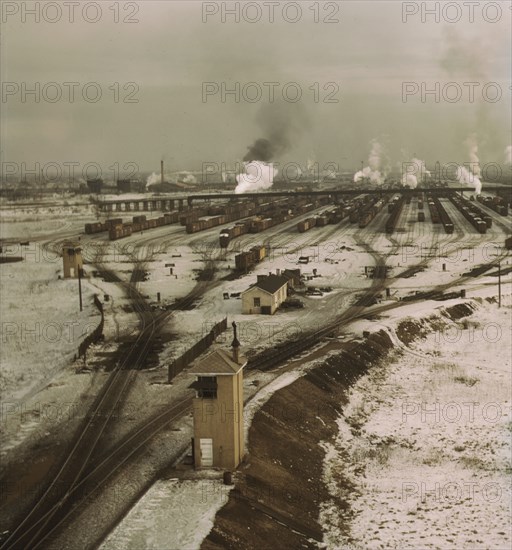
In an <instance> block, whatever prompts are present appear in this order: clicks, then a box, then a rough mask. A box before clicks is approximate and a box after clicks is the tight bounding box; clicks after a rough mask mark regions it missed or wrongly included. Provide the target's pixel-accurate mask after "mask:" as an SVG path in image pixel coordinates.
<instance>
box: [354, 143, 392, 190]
mask: <svg viewBox="0 0 512 550" xmlns="http://www.w3.org/2000/svg"><path fill="white" fill-rule="evenodd" d="M371 144H372V149H371V151H370V155H369V156H368V166H367V167H366V168H363V169H362V170H359V171H358V172H356V173H355V174H354V182H356V183H357V182H358V181H361V180H362V179H363V178H368V179H369V180H370V182H371V183H375V184H377V185H382V184H383V183H384V180H385V179H386V175H387V174H386V173H384V172H383V169H382V163H383V158H384V148H383V147H382V145H381V144H380V143H379V142H378V141H377V140H376V139H374V140H372V142H371Z"/></svg>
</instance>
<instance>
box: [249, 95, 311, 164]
mask: <svg viewBox="0 0 512 550" xmlns="http://www.w3.org/2000/svg"><path fill="white" fill-rule="evenodd" d="M256 120H257V123H258V125H259V126H260V128H261V130H262V133H263V137H260V138H258V139H257V140H256V141H255V142H254V143H253V144H252V145H249V147H248V148H247V149H248V151H247V153H246V154H245V156H244V158H243V160H244V161H245V162H251V161H253V160H258V161H261V162H266V163H269V162H271V161H273V160H275V159H276V158H277V157H279V156H281V155H283V154H284V153H287V152H288V151H290V150H291V148H292V147H293V145H294V144H295V141H296V139H298V138H300V136H301V135H302V134H303V133H304V131H305V129H306V128H307V126H308V124H309V120H308V117H307V116H306V113H305V111H304V108H303V107H302V106H301V105H300V104H298V103H287V102H284V101H280V102H276V103H270V104H265V105H264V106H263V107H262V108H261V109H260V110H259V112H258V115H257V117H256Z"/></svg>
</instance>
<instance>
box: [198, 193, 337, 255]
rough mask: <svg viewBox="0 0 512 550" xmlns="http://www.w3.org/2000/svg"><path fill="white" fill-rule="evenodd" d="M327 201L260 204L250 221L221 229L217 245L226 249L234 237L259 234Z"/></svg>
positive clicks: (321, 198)
mask: <svg viewBox="0 0 512 550" xmlns="http://www.w3.org/2000/svg"><path fill="white" fill-rule="evenodd" d="M328 201H329V198H328V197H320V198H319V199H318V200H315V201H314V202H307V200H306V199H297V198H284V199H281V200H280V201H273V202H272V203H265V204H262V205H260V206H258V207H256V208H255V209H254V213H255V214H256V215H254V216H252V217H251V218H250V219H248V220H244V221H242V222H240V223H237V224H236V225H234V226H231V227H226V228H224V229H222V231H221V232H220V235H219V244H220V246H221V248H226V247H227V246H228V244H229V242H230V241H231V239H233V238H235V237H239V236H240V235H243V234H245V233H260V232H262V231H265V230H266V229H269V228H270V227H273V226H275V225H278V224H280V223H283V222H286V221H289V220H292V219H293V218H295V217H297V216H300V215H301V214H304V213H306V212H309V211H310V210H314V209H315V208H318V206H320V205H322V204H325V203H326V202H328ZM187 231H188V227H187Z"/></svg>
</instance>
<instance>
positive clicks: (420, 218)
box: [418, 212, 425, 222]
mask: <svg viewBox="0 0 512 550" xmlns="http://www.w3.org/2000/svg"><path fill="white" fill-rule="evenodd" d="M418 221H419V222H424V221H425V212H418Z"/></svg>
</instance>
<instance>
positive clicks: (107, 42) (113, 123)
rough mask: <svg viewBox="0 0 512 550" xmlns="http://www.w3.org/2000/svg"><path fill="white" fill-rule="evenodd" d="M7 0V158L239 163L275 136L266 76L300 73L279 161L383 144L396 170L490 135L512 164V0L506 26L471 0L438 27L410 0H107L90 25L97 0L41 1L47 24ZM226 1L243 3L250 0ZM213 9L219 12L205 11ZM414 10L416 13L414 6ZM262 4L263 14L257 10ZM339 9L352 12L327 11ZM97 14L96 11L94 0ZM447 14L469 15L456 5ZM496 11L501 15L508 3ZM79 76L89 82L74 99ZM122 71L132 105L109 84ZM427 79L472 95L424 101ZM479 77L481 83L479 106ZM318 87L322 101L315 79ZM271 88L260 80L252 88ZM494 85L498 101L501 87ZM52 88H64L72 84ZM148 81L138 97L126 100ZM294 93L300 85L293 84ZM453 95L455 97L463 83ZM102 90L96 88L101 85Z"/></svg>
mask: <svg viewBox="0 0 512 550" xmlns="http://www.w3.org/2000/svg"><path fill="white" fill-rule="evenodd" d="M286 3H287V2H281V5H282V4H286ZM3 4H4V6H3V19H4V20H3V21H2V35H1V47H2V48H1V49H2V53H1V67H2V68H1V71H2V74H1V76H2V81H3V86H4V88H3V97H2V105H1V107H2V134H1V137H2V144H1V149H2V161H3V162H22V161H25V162H26V163H27V164H30V163H35V162H41V163H45V162H50V161H51V162H58V163H63V162H66V161H68V162H73V161H76V162H80V163H81V164H84V163H86V162H97V163H98V164H100V165H101V166H103V167H108V166H110V165H111V164H112V163H114V162H119V163H121V164H123V163H126V162H134V163H136V164H137V165H138V166H139V167H140V168H141V170H158V169H159V161H160V159H161V158H165V160H166V165H167V167H168V168H169V169H187V168H188V169H200V167H201V164H202V163H203V162H217V163H221V162H226V163H233V162H235V161H237V160H239V159H241V158H243V156H244V155H245V154H246V152H247V147H248V146H249V145H251V144H252V142H253V141H254V140H255V139H257V138H260V137H268V136H267V135H265V133H266V132H268V128H267V125H266V123H265V122H264V121H265V117H267V122H268V115H269V112H268V90H269V87H268V86H267V87H265V86H264V85H263V83H264V82H278V83H279V85H278V86H276V87H275V94H276V97H281V96H282V92H283V89H284V85H285V84H286V83H289V82H295V83H297V84H298V85H299V86H300V89H301V91H302V98H301V100H300V101H298V102H296V103H290V102H288V103H286V105H284V106H283V107H284V110H285V112H286V116H287V117H291V118H292V122H296V123H297V124H292V127H291V135H290V143H289V146H288V147H287V148H285V149H283V150H282V151H281V152H280V153H279V157H280V158H277V159H276V160H277V161H279V162H289V161H295V162H299V163H301V164H303V163H304V162H305V161H306V159H307V158H310V159H313V160H316V161H318V162H320V163H321V164H323V163H326V162H336V163H338V164H339V165H340V167H341V168H342V169H343V168H344V169H356V168H358V167H359V164H360V161H361V160H363V159H366V158H367V157H368V154H369V152H370V147H371V145H370V142H371V140H372V139H377V140H379V141H380V142H381V143H382V144H383V145H384V146H385V147H386V148H387V151H388V155H389V159H390V162H391V164H392V165H394V164H396V163H399V162H400V161H402V160H408V159H409V158H410V157H411V156H412V155H413V154H415V155H416V156H417V157H419V158H422V159H425V160H426V161H427V164H428V163H433V162H435V161H436V160H439V161H441V162H449V161H454V162H464V161H468V160H469V158H467V148H466V146H465V145H464V142H465V141H466V139H467V137H468V136H469V135H471V134H473V133H475V134H476V137H477V140H478V144H479V155H480V160H481V162H482V163H486V162H491V161H494V162H498V163H503V162H504V150H505V148H506V147H507V146H508V145H510V141H511V137H510V135H511V108H510V100H511V91H510V85H511V74H510V72H511V54H510V52H511V26H510V25H511V12H510V4H511V3H510V2H500V5H501V6H502V8H503V13H502V16H501V18H500V19H499V20H498V21H497V22H487V21H485V19H484V17H483V14H482V6H483V5H484V4H485V3H479V4H477V5H476V6H475V11H474V22H473V23H470V22H469V12H468V8H467V7H464V10H462V11H461V13H462V17H461V19H460V21H458V22H456V23H449V22H447V21H446V20H443V14H441V21H440V22H439V23H436V22H435V21H434V18H433V17H432V16H429V17H428V19H427V22H425V23H422V21H421V11H420V12H419V13H418V14H415V15H410V16H409V17H408V18H407V21H406V22H405V23H404V22H403V5H402V3H401V2H398V1H396V2H387V1H369V0H360V1H354V2H346V1H343V2H337V3H336V4H338V5H339V10H338V11H337V13H333V12H334V8H335V7H336V6H335V3H333V2H330V3H327V4H328V5H325V6H324V3H322V2H320V3H318V4H317V5H318V7H319V16H320V21H319V22H315V21H314V19H315V12H314V8H315V2H312V1H311V2H309V1H302V2H300V5H301V7H302V16H301V17H300V18H299V20H298V21H297V22H295V23H291V22H287V21H285V20H284V18H283V15H282V10H281V9H280V7H276V10H275V16H274V17H275V21H274V23H271V22H269V16H268V8H267V7H265V6H264V9H262V17H261V20H260V21H259V22H254V23H250V22H247V21H244V20H243V14H242V20H241V21H240V22H238V23H237V22H236V21H234V18H233V17H232V16H227V20H226V22H222V19H221V17H222V13H221V9H222V4H223V3H222V2H219V3H216V4H215V3H213V2H208V3H203V2H199V1H187V2H178V1H159V2H154V1H140V2H131V3H127V5H124V3H123V2H119V3H116V2H114V1H102V2H98V3H97V4H99V5H100V6H101V7H102V14H101V17H100V18H99V20H98V21H97V22H94V23H91V22H87V21H85V20H84V17H83V16H82V11H81V10H82V8H83V6H84V4H92V2H81V3H80V6H79V7H77V8H76V13H75V22H73V23H71V22H69V14H68V11H67V8H66V9H65V10H63V13H62V18H61V20H60V21H57V22H55V23H50V22H47V21H45V20H44V19H45V17H46V19H52V18H54V17H56V15H55V14H56V11H55V8H54V7H53V8H52V7H48V8H47V11H46V12H45V13H43V12H42V11H41V13H40V16H41V20H40V22H39V23H36V22H34V16H32V15H30V14H22V13H21V12H18V13H15V14H11V13H10V12H11V11H12V10H14V8H13V7H12V5H14V4H15V3H14V2H4V3H3ZM17 4H25V5H27V7H28V6H31V5H32V6H33V5H35V3H33V2H18V3H17ZM45 4H46V2H44V1H43V2H40V5H41V6H44V5H45ZM224 4H225V5H227V6H228V7H231V8H232V7H233V6H234V4H235V3H234V2H227V3H224ZM243 4H244V3H243V2H242V3H241V5H243ZM288 4H289V3H288ZM422 4H424V3H418V4H417V7H418V8H419V9H421V7H422ZM441 4H442V3H441ZM460 4H462V3H460ZM116 5H117V6H119V12H120V13H119V17H120V18H121V20H122V19H123V18H126V19H133V20H138V23H131V24H130V23H127V22H126V23H123V22H119V23H115V22H114V17H115V16H116V13H115V11H114V10H115V8H116ZM206 5H208V8H209V9H211V10H213V9H214V7H217V8H218V10H219V11H218V13H217V14H213V15H210V16H209V17H208V18H207V20H206V22H203V10H204V9H205V6H206ZM408 5H410V8H409V9H410V10H411V11H412V10H413V6H412V3H411V2H409V3H408ZM6 6H7V7H6ZM431 6H432V4H430V7H431ZM111 8H113V9H111ZM311 8H313V9H311ZM41 10H42V7H41ZM52 10H54V11H52ZM251 10H252V11H248V12H247V15H248V17H254V14H255V13H256V11H255V8H254V7H253V8H251ZM135 11H136V13H135ZM132 12H133V15H131V14H132ZM295 13H296V12H295V10H294V9H293V8H290V9H289V11H288V12H287V15H288V17H289V18H293V17H295ZM331 13H332V16H331V18H332V19H334V20H336V19H338V20H339V22H337V23H336V22H333V23H325V22H323V19H324V18H326V17H329V14H331ZM87 14H88V16H89V18H90V19H93V18H95V16H96V14H95V10H94V7H90V8H89V11H88V12H87ZM446 15H447V16H448V17H449V18H452V19H453V18H454V17H455V11H453V12H448V13H447V14H446ZM485 15H486V17H487V19H493V18H495V12H493V11H488V12H486V13H485ZM130 16H131V17H130ZM22 17H25V18H26V20H25V22H23V20H22ZM35 82H39V83H40V84H39V85H40V87H41V97H40V102H39V103H36V102H35V101H34V96H33V95H27V96H26V97H25V98H23V97H22V95H21V91H22V90H21V89H22V86H23V83H26V86H27V88H34V83H35ZM48 82H55V83H58V84H59V85H61V90H62V92H63V96H62V98H61V99H60V100H59V101H57V102H55V103H50V102H49V101H47V100H46V99H45V97H43V96H42V88H43V87H44V85H45V84H46V83H48ZM65 82H78V83H79V85H78V86H77V87H76V89H75V95H76V97H75V100H74V102H70V98H69V93H68V90H69V88H67V87H65V86H64V84H63V83H65ZM89 82H95V83H97V86H98V87H99V88H100V89H101V91H102V98H101V100H99V101H98V102H96V103H88V102H87V101H85V100H83V99H82V98H81V95H82V90H83V88H84V86H85V85H86V84H87V83H89ZM116 82H117V83H119V84H120V90H119V91H120V100H119V102H117V103H116V102H115V101H114V91H113V90H110V89H109V87H111V86H112V85H113V84H114V83H116ZM130 82H131V83H135V84H136V86H137V87H138V89H136V88H135V86H133V85H131V86H130V87H129V88H127V89H126V90H123V85H124V84H126V83H130ZM204 82H211V83H216V84H212V85H211V89H212V90H214V89H215V86H216V85H218V86H219V93H217V94H213V95H210V96H208V97H207V100H206V101H203V97H202V92H203V83H204ZM236 82H239V83H240V86H241V87H243V86H244V84H246V83H248V82H254V83H256V84H258V85H259V86H260V87H261V90H262V91H263V96H262V98H261V100H260V101H256V102H254V103H250V102H248V101H245V100H244V98H243V96H242V97H241V100H240V102H239V103H236V102H235V99H234V98H233V96H227V98H226V102H225V103H222V101H221V95H220V89H221V88H222V86H223V83H225V84H224V85H225V86H226V87H228V88H234V86H235V83H236ZM403 82H415V83H417V85H418V88H419V91H418V92H417V93H416V94H415V95H410V96H409V97H408V98H407V102H404V101H403V99H402V87H403V84H402V83H403ZM422 82H424V83H425V84H426V86H427V87H429V88H432V87H433V86H434V85H435V82H439V83H440V84H439V85H440V87H441V91H442V90H443V87H444V86H445V84H446V83H448V82H455V83H457V84H458V85H459V87H460V89H461V90H462V92H463V96H462V98H461V100H460V101H458V102H455V103H450V102H449V101H447V100H446V99H443V95H442V94H441V101H440V102H436V101H435V98H434V96H432V95H430V96H426V98H425V99H426V101H425V102H424V103H422V101H421V85H422ZM464 82H477V83H478V86H477V87H475V98H474V100H473V101H470V100H469V88H468V87H467V86H464V84H463V83H464ZM489 82H495V83H497V84H498V85H499V86H500V88H501V91H502V94H503V96H502V98H501V100H499V101H497V102H495V103H492V102H491V101H490V100H488V99H487V100H486V99H482V92H481V90H482V88H483V87H484V85H485V84H487V83H489ZM9 83H10V84H9ZM315 83H318V87H319V92H320V95H319V98H318V99H319V101H318V102H316V101H315V97H314V95H315V94H314V91H313V90H314V88H313V89H310V87H312V86H314V84H315ZM329 83H334V84H329ZM324 85H327V89H326V90H324V89H323V87H324ZM335 85H337V86H339V90H338V91H337V92H336V93H334V94H333V96H332V99H335V100H337V102H335V103H334V102H333V103H326V102H324V101H323V100H324V99H326V97H327V95H328V93H329V92H334V91H335ZM16 86H18V88H19V91H18V90H17V88H16ZM411 86H412V88H411V90H414V85H411ZM256 90H257V88H256V87H255V86H253V87H252V89H250V90H247V91H248V93H251V94H254V93H255V91H256ZM487 90H488V95H489V97H490V98H491V99H493V98H494V94H495V88H494V87H491V88H487ZM46 91H47V93H48V94H49V96H50V98H53V97H54V95H55V91H56V88H55V87H47V88H46ZM132 91H135V92H134V93H133V95H132V96H131V97H132V99H133V100H136V101H137V102H136V103H125V102H123V98H126V97H127V96H128V95H129V93H130V92H132ZM288 91H289V94H290V96H293V93H294V89H293V87H292V88H289V89H288ZM445 91H446V93H447V94H448V96H449V97H453V96H454V94H455V93H456V92H457V88H456V87H453V86H452V88H451V89H445ZM6 92H9V93H10V95H7V94H6ZM88 92H89V94H90V97H94V93H95V89H94V88H90V89H88ZM292 92H293V93H292ZM251 97H253V96H251ZM276 107H277V103H274V104H273V105H272V108H273V110H272V111H271V115H270V116H271V117H273V116H274V114H275V113H276V112H279V108H278V109H277V111H276ZM285 118H286V117H285ZM275 120H277V121H278V123H279V120H280V119H279V117H278V118H276V119H275ZM262 121H263V123H262ZM287 121H288V122H289V118H288V119H287Z"/></svg>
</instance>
